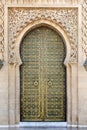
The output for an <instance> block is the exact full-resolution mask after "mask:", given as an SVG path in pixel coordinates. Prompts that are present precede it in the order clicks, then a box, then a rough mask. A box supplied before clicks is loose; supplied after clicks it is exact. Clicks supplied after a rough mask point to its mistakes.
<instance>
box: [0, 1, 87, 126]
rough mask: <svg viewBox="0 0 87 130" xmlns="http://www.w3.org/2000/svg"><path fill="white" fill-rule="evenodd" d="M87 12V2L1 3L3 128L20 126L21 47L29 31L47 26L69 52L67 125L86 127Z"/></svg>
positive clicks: (0, 111)
mask: <svg viewBox="0 0 87 130" xmlns="http://www.w3.org/2000/svg"><path fill="white" fill-rule="evenodd" d="M21 7H22V8H21ZM36 7H37V8H36ZM86 8H87V2H86V0H80V1H78V0H61V1H60V0H44V1H43V0H20V1H19V0H1V1H0V59H1V61H2V63H3V67H2V68H1V69H0V117H1V118H0V125H15V124H19V122H20V98H19V97H20V78H19V77H20V72H19V67H20V65H21V63H22V61H21V59H20V54H19V47H20V43H21V40H22V38H23V37H24V35H25V34H26V32H27V31H29V30H31V29H32V28H35V27H38V26H40V25H46V26H49V27H51V28H54V30H56V31H57V32H58V33H60V35H61V37H62V38H63V39H64V41H65V45H66V49H67V56H66V59H65V65H66V68H67V124H68V126H81V125H82V126H83V125H84V126H87V110H86V108H87V94H86V93H87V71H86V69H85V68H84V63H85V61H86V60H87V43H86V42H87V18H86V16H87V11H86V10H87V9H86ZM85 66H86V64H85Z"/></svg>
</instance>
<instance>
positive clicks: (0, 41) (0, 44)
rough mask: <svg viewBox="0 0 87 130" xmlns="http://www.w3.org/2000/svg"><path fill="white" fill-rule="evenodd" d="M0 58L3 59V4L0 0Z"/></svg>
mask: <svg viewBox="0 0 87 130" xmlns="http://www.w3.org/2000/svg"><path fill="white" fill-rule="evenodd" d="M0 60H2V61H3V60H4V5H3V3H2V2H0Z"/></svg>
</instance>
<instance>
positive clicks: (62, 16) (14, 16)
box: [9, 7, 78, 64]
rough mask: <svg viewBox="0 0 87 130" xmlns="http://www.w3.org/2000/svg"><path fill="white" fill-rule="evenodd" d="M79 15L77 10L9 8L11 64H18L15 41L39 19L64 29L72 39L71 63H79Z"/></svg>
mask: <svg viewBox="0 0 87 130" xmlns="http://www.w3.org/2000/svg"><path fill="white" fill-rule="evenodd" d="M77 14H78V10H77V8H71V9H70V8H65V9H63V8H52V9H50V8H18V7H16V8H9V63H11V64H14V63H15V62H16V57H15V41H16V38H17V37H18V35H19V34H20V32H21V31H22V30H23V29H24V28H25V27H26V26H27V25H29V24H30V23H32V22H34V21H36V20H39V19H47V20H50V21H52V22H55V23H56V24H58V25H59V26H61V28H63V30H64V31H65V32H66V33H67V35H68V36H69V38H70V43H71V56H70V62H77V39H78V34H77V31H78V27H77V24H78V17H77V16H78V15H77Z"/></svg>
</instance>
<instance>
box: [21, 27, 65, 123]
mask: <svg viewBox="0 0 87 130" xmlns="http://www.w3.org/2000/svg"><path fill="white" fill-rule="evenodd" d="M20 53H21V59H22V62H23V64H22V65H21V67H20V85H21V100H20V102H21V105H20V109H21V113H20V114H21V121H61V122H62V121H65V120H66V69H65V66H64V59H65V46H64V43H63V41H62V39H61V37H60V36H59V35H58V33H56V32H55V31H53V30H52V29H50V28H47V27H39V28H36V29H34V30H32V31H31V32H29V33H28V34H27V35H26V37H25V38H24V39H23V41H22V44H21V48H20Z"/></svg>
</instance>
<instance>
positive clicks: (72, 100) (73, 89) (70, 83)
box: [9, 19, 78, 126]
mask: <svg viewBox="0 0 87 130" xmlns="http://www.w3.org/2000/svg"><path fill="white" fill-rule="evenodd" d="M40 26H47V27H49V28H51V29H53V30H54V31H56V32H57V33H58V34H59V35H60V36H61V38H62V39H63V41H64V44H65V47H66V58H65V61H64V64H65V66H66V80H67V81H66V87H67V92H66V93H67V95H66V96H67V114H66V118H67V119H66V120H67V126H68V124H69V125H72V122H73V120H75V121H76V122H75V124H77V114H78V111H77V63H71V62H70V54H71V41H70V37H69V36H68V35H67V32H65V30H64V29H63V28H62V27H60V26H59V25H58V24H56V23H55V22H52V21H50V20H47V19H40V20H35V21H34V22H32V23H30V24H29V25H28V26H26V27H25V28H24V29H23V30H22V31H21V33H20V35H18V37H17V39H16V42H15V52H16V61H17V63H16V64H14V65H13V66H12V65H11V64H9V76H10V77H11V74H12V73H13V77H14V78H13V79H12V80H13V82H14V95H15V99H14V108H15V113H14V122H15V124H19V123H20V70H19V68H20V65H21V64H22V61H21V58H20V44H21V41H22V39H23V38H24V37H25V35H26V34H27V32H29V31H31V30H32V29H34V28H37V27H40ZM13 82H12V83H11V82H10V86H11V84H13ZM73 93H74V94H73ZM10 116H11V115H10Z"/></svg>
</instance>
